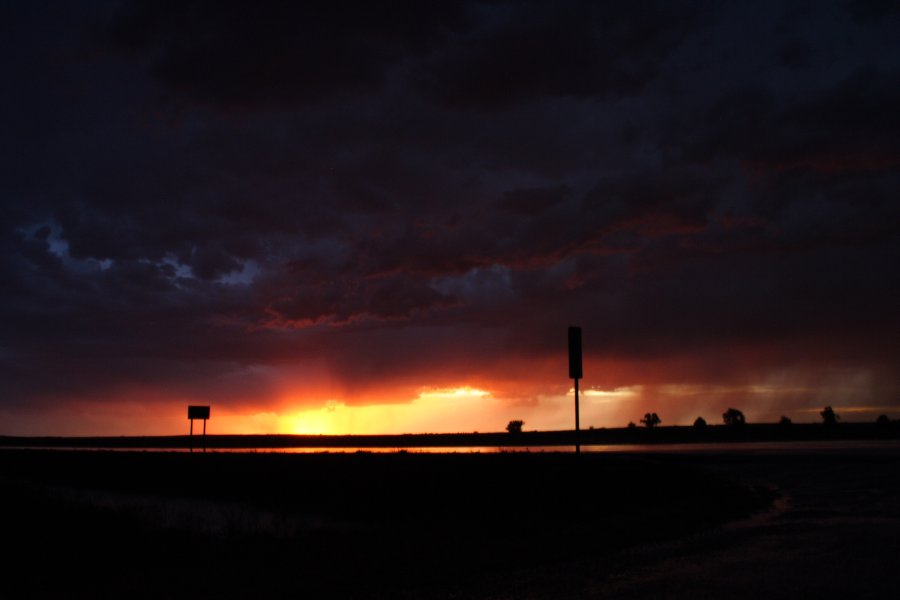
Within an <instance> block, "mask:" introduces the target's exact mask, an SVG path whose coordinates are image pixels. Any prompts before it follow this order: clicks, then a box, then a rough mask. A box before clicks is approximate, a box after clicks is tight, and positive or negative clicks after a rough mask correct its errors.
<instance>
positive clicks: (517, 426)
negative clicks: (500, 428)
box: [506, 421, 525, 433]
mask: <svg viewBox="0 0 900 600" xmlns="http://www.w3.org/2000/svg"><path fill="white" fill-rule="evenodd" d="M524 424H525V421H510V422H509V423H507V424H506V430H507V431H508V432H510V433H522V425H524Z"/></svg>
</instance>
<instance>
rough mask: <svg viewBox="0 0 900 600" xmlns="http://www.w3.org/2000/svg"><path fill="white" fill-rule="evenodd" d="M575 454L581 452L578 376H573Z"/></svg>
mask: <svg viewBox="0 0 900 600" xmlns="http://www.w3.org/2000/svg"><path fill="white" fill-rule="evenodd" d="M575 454H581V425H580V423H579V415H578V378H577V377H576V378H575Z"/></svg>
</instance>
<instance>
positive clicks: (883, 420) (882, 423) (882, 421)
mask: <svg viewBox="0 0 900 600" xmlns="http://www.w3.org/2000/svg"><path fill="white" fill-rule="evenodd" d="M875 424H876V425H878V426H879V427H887V426H888V425H890V424H891V420H890V419H888V416H887V415H880V416H879V417H878V418H877V419H875Z"/></svg>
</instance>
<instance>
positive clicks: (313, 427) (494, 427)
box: [276, 386, 503, 435]
mask: <svg viewBox="0 0 900 600" xmlns="http://www.w3.org/2000/svg"><path fill="white" fill-rule="evenodd" d="M499 408H501V407H500V406H499V403H498V402H497V400H496V399H495V398H494V397H493V396H492V394H491V392H489V391H487V390H482V389H479V388H474V387H471V386H460V387H455V388H424V389H422V390H421V391H420V392H419V395H418V396H417V397H416V398H415V399H414V400H413V401H412V402H407V403H402V404H368V405H362V406H354V405H347V404H345V403H344V402H339V401H336V400H330V401H328V402H327V403H326V404H325V406H323V407H320V408H314V409H307V410H303V411H300V412H297V413H294V414H289V415H283V416H280V417H278V423H277V426H276V427H277V429H278V432H279V433H292V434H303V435H343V434H380V433H417V432H430V433H455V432H460V431H463V429H461V428H459V427H454V423H460V422H465V423H467V425H469V427H474V428H475V429H468V428H466V430H477V428H478V426H479V425H480V426H482V427H484V426H488V430H490V431H499V430H500V429H502V426H503V424H502V423H497V422H495V420H494V419H495V417H493V416H492V417H491V421H487V420H486V419H485V415H486V413H490V414H491V415H495V414H496V411H497V409H499ZM454 417H463V418H462V419H459V418H454ZM473 424H474V425H473Z"/></svg>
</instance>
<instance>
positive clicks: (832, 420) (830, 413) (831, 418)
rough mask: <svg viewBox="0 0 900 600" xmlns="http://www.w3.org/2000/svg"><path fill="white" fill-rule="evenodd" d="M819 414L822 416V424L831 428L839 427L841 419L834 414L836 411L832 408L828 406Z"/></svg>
mask: <svg viewBox="0 0 900 600" xmlns="http://www.w3.org/2000/svg"><path fill="white" fill-rule="evenodd" d="M819 414H820V415H822V422H823V423H825V425H827V426H829V427H831V426H833V425H837V422H838V421H839V420H840V419H841V418H840V417H839V416H838V415H837V413H836V412H834V409H833V408H831V407H830V406H826V407H825V408H823V409H822V412H820V413H819Z"/></svg>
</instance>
